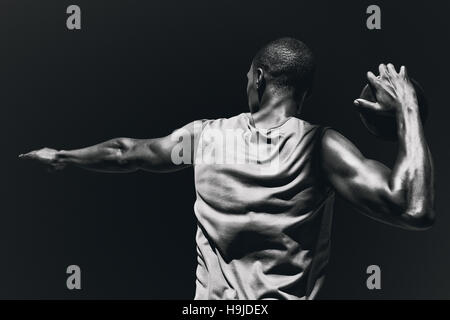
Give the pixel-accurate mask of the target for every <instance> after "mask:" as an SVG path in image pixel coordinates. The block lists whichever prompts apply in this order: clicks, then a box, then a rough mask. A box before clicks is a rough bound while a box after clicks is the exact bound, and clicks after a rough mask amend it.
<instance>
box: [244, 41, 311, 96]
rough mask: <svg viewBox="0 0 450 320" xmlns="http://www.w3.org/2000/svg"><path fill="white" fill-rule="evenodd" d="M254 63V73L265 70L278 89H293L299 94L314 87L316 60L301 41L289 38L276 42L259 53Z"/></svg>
mask: <svg viewBox="0 0 450 320" xmlns="http://www.w3.org/2000/svg"><path fill="white" fill-rule="evenodd" d="M252 63H253V69H254V71H255V72H256V69H257V68H261V69H263V70H264V72H265V73H266V75H267V76H268V80H270V81H271V82H272V83H273V85H274V86H275V87H276V88H280V89H284V88H293V89H295V91H296V93H298V94H299V93H303V92H306V91H308V90H310V89H311V87H312V82H313V78H314V71H315V68H316V65H315V59H314V56H313V53H312V51H311V50H310V49H309V48H308V47H307V46H306V44H304V43H303V42H301V41H300V40H297V39H294V38H288V37H286V38H281V39H277V40H274V41H272V42H270V43H268V44H267V45H265V46H264V47H263V48H261V49H260V50H259V51H258V53H257V54H256V55H255V57H254V58H253V62H252Z"/></svg>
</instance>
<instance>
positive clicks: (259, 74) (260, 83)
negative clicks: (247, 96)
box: [255, 68, 264, 89]
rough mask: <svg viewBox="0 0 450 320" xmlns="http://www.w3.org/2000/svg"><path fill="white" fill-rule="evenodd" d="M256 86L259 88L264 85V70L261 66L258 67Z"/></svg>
mask: <svg viewBox="0 0 450 320" xmlns="http://www.w3.org/2000/svg"><path fill="white" fill-rule="evenodd" d="M255 80H256V88H257V89H259V88H261V87H262V86H263V85H264V70H263V69H261V68H258V69H256V77H255Z"/></svg>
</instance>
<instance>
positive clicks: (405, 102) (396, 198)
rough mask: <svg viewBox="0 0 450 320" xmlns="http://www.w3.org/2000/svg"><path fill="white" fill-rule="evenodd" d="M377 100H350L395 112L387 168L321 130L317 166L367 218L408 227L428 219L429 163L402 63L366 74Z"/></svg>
mask: <svg viewBox="0 0 450 320" xmlns="http://www.w3.org/2000/svg"><path fill="white" fill-rule="evenodd" d="M368 79H369V82H370V84H371V86H372V88H373V89H374V90H375V92H376V98H377V101H378V102H377V103H372V102H369V101H366V100H362V99H357V100H356V101H355V104H356V105H357V106H358V107H361V108H370V109H372V110H376V111H380V112H391V111H392V112H395V114H396V117H397V124H398V155H397V160H396V163H395V165H394V168H393V170H390V169H389V168H387V167H386V166H384V165H383V164H381V163H379V162H377V161H374V160H370V159H366V158H365V157H364V156H363V155H362V154H361V152H359V150H358V149H357V148H356V147H355V146H354V145H353V144H352V143H351V142H350V141H348V140H347V139H346V138H344V137H343V136H342V135H340V134H339V133H337V132H336V131H334V130H327V131H326V132H325V133H324V136H323V140H322V164H323V169H324V171H325V172H326V174H327V176H328V178H329V181H330V183H331V185H332V186H333V187H334V188H335V190H336V191H337V193H338V194H340V195H341V196H342V197H344V198H345V199H346V200H348V201H349V202H350V203H352V204H353V205H354V206H355V207H356V208H358V209H360V210H361V211H362V212H363V213H365V214H367V215H369V216H370V217H372V218H374V219H376V220H379V221H382V222H384V223H387V224H390V225H394V226H398V227H402V228H405V229H410V230H421V229H427V228H429V227H431V225H432V224H433V222H434V217H435V214H434V209H433V202H434V185H433V184H434V182H433V175H434V173H433V164H432V159H431V154H430V151H429V149H428V145H427V143H426V140H425V136H424V132H423V128H422V124H421V120H420V116H419V107H418V103H417V97H416V94H415V90H414V87H413V85H412V84H411V81H410V80H409V78H408V75H407V72H406V69H405V67H402V68H401V69H400V72H399V73H397V72H396V70H395V68H394V66H393V65H391V64H389V65H388V66H385V65H380V76H379V77H376V76H375V75H374V74H373V73H371V72H369V73H368Z"/></svg>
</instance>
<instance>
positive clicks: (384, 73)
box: [378, 63, 388, 79]
mask: <svg viewBox="0 0 450 320" xmlns="http://www.w3.org/2000/svg"><path fill="white" fill-rule="evenodd" d="M378 71H379V73H380V78H382V79H384V78H387V76H388V69H387V67H386V65H385V64H383V63H382V64H380V65H379V66H378Z"/></svg>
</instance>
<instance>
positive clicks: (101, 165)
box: [19, 121, 201, 172]
mask: <svg viewBox="0 0 450 320" xmlns="http://www.w3.org/2000/svg"><path fill="white" fill-rule="evenodd" d="M199 125H201V124H199V122H195V121H194V122H191V123H190V124H188V125H186V126H184V127H182V128H180V129H178V130H176V131H174V133H172V134H171V135H168V136H166V137H162V138H155V139H132V138H115V139H111V140H108V141H106V142H102V143H99V144H96V145H94V146H90V147H86V148H83V149H77V150H55V149H50V148H43V149H40V150H35V151H31V152H29V153H26V154H23V155H20V156H19V157H20V158H21V159H31V160H37V161H39V162H42V163H44V164H47V165H49V166H50V167H51V168H53V169H62V168H64V167H65V166H66V165H75V166H78V167H81V168H85V169H89V170H94V171H101V172H131V171H136V170H139V169H142V170H147V171H152V172H170V171H176V170H180V169H183V168H186V167H188V166H190V165H191V164H192V160H193V155H194V145H195V144H194V143H195V135H196V131H198V126H199ZM183 153H189V154H188V155H186V154H183ZM180 157H181V158H182V159H183V160H184V161H180Z"/></svg>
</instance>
